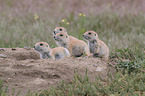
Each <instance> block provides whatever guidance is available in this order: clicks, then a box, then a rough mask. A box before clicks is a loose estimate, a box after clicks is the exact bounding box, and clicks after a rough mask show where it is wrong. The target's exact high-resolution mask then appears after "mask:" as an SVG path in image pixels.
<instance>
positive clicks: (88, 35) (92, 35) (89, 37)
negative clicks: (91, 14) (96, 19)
mask: <svg viewBox="0 0 145 96" xmlns="http://www.w3.org/2000/svg"><path fill="white" fill-rule="evenodd" d="M83 38H84V39H85V40H87V41H92V40H94V39H98V35H97V33H96V32H95V31H87V32H85V33H84V34H83Z"/></svg>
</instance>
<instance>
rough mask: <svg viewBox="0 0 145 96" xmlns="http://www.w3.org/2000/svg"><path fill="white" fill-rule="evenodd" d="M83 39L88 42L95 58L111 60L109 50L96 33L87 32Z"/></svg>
mask: <svg viewBox="0 0 145 96" xmlns="http://www.w3.org/2000/svg"><path fill="white" fill-rule="evenodd" d="M83 38H84V39H85V40H86V41H87V42H88V46H89V48H90V52H91V53H93V55H94V56H99V57H102V58H103V59H104V60H106V61H107V60H108V58H109V48H108V47H107V45H106V44H105V43H104V42H103V41H101V40H100V39H99V38H98V35H97V33H96V32H95V31H87V32H85V33H84V34H83Z"/></svg>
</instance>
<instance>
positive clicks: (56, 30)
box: [53, 27, 78, 46]
mask: <svg viewBox="0 0 145 96" xmlns="http://www.w3.org/2000/svg"><path fill="white" fill-rule="evenodd" d="M57 33H66V34H67V31H66V29H65V28H64V27H56V28H55V29H54V31H53V36H55V35H56V34H57ZM69 38H70V40H75V39H77V38H75V37H73V36H69ZM77 40H78V39H77ZM56 44H57V45H58V46H59V44H58V43H57V41H56Z"/></svg>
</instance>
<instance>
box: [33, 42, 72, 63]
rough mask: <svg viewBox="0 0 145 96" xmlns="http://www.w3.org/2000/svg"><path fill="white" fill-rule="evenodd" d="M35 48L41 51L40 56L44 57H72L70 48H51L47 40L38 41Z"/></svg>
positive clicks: (56, 58)
mask: <svg viewBox="0 0 145 96" xmlns="http://www.w3.org/2000/svg"><path fill="white" fill-rule="evenodd" d="M34 49H35V50H36V51H38V52H39V54H40V58H42V59H47V58H50V59H53V60H58V59H63V58H66V57H70V53H69V51H68V49H66V48H64V47H56V48H53V49H51V48H50V47H49V45H48V43H46V42H38V43H36V44H35V45H34Z"/></svg>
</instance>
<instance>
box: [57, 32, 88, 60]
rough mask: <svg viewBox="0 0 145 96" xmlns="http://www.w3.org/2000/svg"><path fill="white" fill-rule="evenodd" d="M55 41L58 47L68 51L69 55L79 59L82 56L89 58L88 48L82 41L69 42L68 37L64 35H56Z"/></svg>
mask: <svg viewBox="0 0 145 96" xmlns="http://www.w3.org/2000/svg"><path fill="white" fill-rule="evenodd" d="M55 40H56V41H57V42H58V43H59V45H60V46H62V47H65V48H67V49H69V51H70V53H71V55H72V56H74V57H80V56H82V55H87V56H90V51H89V47H88V45H87V44H86V42H84V41H82V40H78V39H75V40H70V36H68V34H66V33H57V34H56V36H55Z"/></svg>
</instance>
